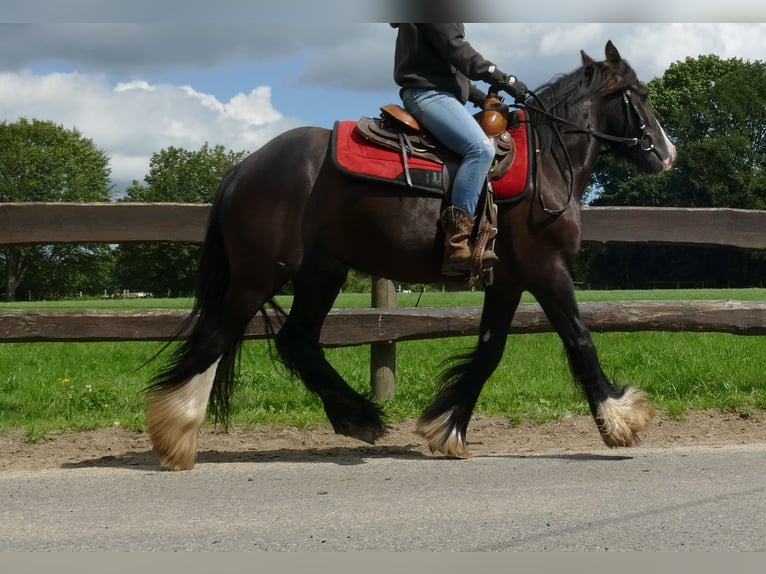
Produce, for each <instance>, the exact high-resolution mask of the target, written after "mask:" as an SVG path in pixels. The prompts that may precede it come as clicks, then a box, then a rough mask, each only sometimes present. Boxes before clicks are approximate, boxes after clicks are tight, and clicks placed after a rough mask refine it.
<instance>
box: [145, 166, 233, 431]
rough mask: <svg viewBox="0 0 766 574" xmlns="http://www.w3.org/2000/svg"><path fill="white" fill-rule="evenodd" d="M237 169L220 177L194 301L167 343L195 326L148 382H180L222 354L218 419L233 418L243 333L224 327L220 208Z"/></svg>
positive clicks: (226, 276) (163, 386)
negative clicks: (235, 334) (231, 333)
mask: <svg viewBox="0 0 766 574" xmlns="http://www.w3.org/2000/svg"><path fill="white" fill-rule="evenodd" d="M237 169H238V166H234V167H232V168H230V169H229V171H227V172H226V173H225V174H224V176H223V177H222V178H221V182H220V184H219V186H218V190H217V192H216V195H215V198H214V199H213V203H212V206H211V208H210V214H209V218H208V222H207V230H206V232H205V240H204V243H203V245H202V249H201V253H200V259H199V268H198V273H197V285H196V291H195V297H194V305H193V307H192V310H191V312H190V313H189V315H188V316H187V317H186V318H185V320H184V322H183V323H182V325H181V326H180V328H179V329H178V331H176V333H175V335H174V337H173V340H172V341H171V342H170V343H168V345H170V344H172V343H173V342H174V341H177V340H178V339H179V338H180V337H181V335H182V334H184V333H185V332H187V331H189V329H190V328H191V332H190V333H189V336H188V338H187V339H186V340H185V341H183V342H182V343H181V344H180V345H179V346H178V347H176V348H175V349H174V350H173V352H172V354H171V357H170V359H169V360H168V362H167V365H166V367H165V368H164V369H163V370H162V371H160V372H159V373H157V374H156V375H155V376H154V378H153V379H152V381H151V383H150V385H149V387H148V388H147V390H148V391H149V393H152V392H157V391H170V390H172V389H174V388H176V387H181V386H183V385H184V384H186V383H187V382H188V381H189V380H190V379H191V378H193V377H195V376H197V375H199V374H200V373H203V372H205V371H206V370H208V369H209V368H210V367H211V365H213V364H214V363H215V362H216V361H218V360H219V358H220V361H219V362H218V368H217V369H216V373H215V379H214V381H213V386H212V390H211V394H210V411H211V413H212V414H213V415H214V417H215V419H216V421H220V422H222V423H223V424H224V425H226V423H227V422H228V418H229V396H230V394H231V391H232V389H233V384H234V364H235V359H236V355H237V352H238V350H239V347H240V345H241V338H242V337H239V338H236V340H234V338H232V337H226V336H225V334H224V331H223V325H222V316H223V313H224V299H225V297H226V292H227V290H228V287H229V281H230V271H229V262H228V259H227V257H226V250H225V247H224V241H223V233H222V231H221V222H220V214H221V198H222V196H223V192H224V191H225V190H226V188H227V186H228V185H229V184H230V183H231V181H232V179H233V178H234V176H235V175H236V172H237ZM242 335H244V333H243V334H242ZM168 345H166V346H165V347H163V348H162V349H161V350H160V352H162V351H163V350H164V349H166V348H167V346H168Z"/></svg>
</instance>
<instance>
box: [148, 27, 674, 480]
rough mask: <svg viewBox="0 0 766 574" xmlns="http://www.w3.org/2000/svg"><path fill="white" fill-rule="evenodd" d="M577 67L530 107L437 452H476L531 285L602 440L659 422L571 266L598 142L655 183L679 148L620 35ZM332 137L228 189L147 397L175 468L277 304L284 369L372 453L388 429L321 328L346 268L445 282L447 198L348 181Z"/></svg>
mask: <svg viewBox="0 0 766 574" xmlns="http://www.w3.org/2000/svg"><path fill="white" fill-rule="evenodd" d="M582 60H583V65H582V66H581V67H580V68H578V69H577V70H575V71H574V72H572V73H570V74H567V75H561V76H557V77H556V78H555V79H554V80H553V81H552V82H551V83H549V84H546V85H544V86H542V87H541V88H539V89H538V90H537V91H536V92H535V98H534V101H529V102H527V105H526V106H525V107H526V112H527V117H528V119H529V121H530V122H531V124H532V126H533V128H534V129H533V131H534V133H535V136H536V147H537V148H538V153H537V155H536V158H537V159H536V166H535V169H536V177H535V180H534V189H532V190H531V191H530V192H528V193H527V194H526V195H525V196H524V197H523V198H522V199H521V200H520V201H517V202H514V203H512V204H507V205H506V204H499V205H498V213H497V229H498V233H497V237H496V243H495V252H496V253H497V255H498V256H499V258H500V263H499V264H498V265H497V266H496V267H495V268H494V270H493V274H494V277H493V281H492V282H491V284H488V285H487V286H486V290H485V298H484V306H483V313H482V317H481V323H480V332H479V337H478V342H477V345H476V348H475V349H474V350H473V351H472V352H471V353H470V354H468V355H466V356H462V357H458V358H456V360H454V361H452V364H451V366H450V367H449V368H448V369H447V370H446V371H445V372H444V373H443V374H442V386H441V389H440V390H439V392H438V394H437V395H436V396H435V398H434V399H433V401H432V402H431V404H430V405H429V406H428V407H427V408H426V410H425V412H424V413H423V415H422V416H421V418H420V420H419V422H418V425H417V431H418V432H419V433H420V435H422V436H423V437H424V438H425V440H426V441H427V442H428V445H429V447H430V449H431V451H432V452H434V453H441V454H444V455H447V456H451V457H466V456H469V452H468V450H467V448H466V431H467V428H468V424H469V421H470V419H471V415H472V412H473V409H474V406H475V404H476V401H477V399H478V397H479V393H480V392H481V390H482V387H483V385H484V383H485V381H486V380H487V379H488V378H489V377H490V375H491V374H492V372H493V371H494V370H495V368H496V367H497V365H498V363H499V362H500V359H501V357H502V355H503V352H504V350H505V344H506V339H507V335H508V330H509V327H510V324H511V319H512V317H513V315H514V312H515V311H516V308H517V306H518V304H519V300H520V298H521V294H522V292H523V291H525V290H526V291H529V292H530V293H531V294H532V295H534V297H535V298H536V299H537V301H538V302H539V303H540V305H541V306H542V308H543V310H544V311H545V313H546V316H547V317H548V319H549V321H550V323H551V325H552V326H553V327H554V328H555V330H556V332H557V333H558V334H559V336H560V338H561V340H562V342H563V344H564V347H565V349H566V353H567V356H568V359H569V364H570V367H571V371H572V375H573V377H574V380H575V381H576V382H577V383H578V384H579V386H580V387H581V389H582V391H583V393H584V395H585V397H586V399H587V401H588V404H589V405H590V410H591V413H592V414H593V417H594V419H595V422H596V425H597V428H598V430H599V432H600V433H601V436H602V438H603V441H604V442H605V443H606V444H607V445H609V446H610V447H614V446H630V445H632V444H633V443H634V441H635V440H636V433H638V432H640V431H642V430H643V429H644V428H645V427H646V426H647V425H648V424H649V423H650V422H651V420H652V418H653V407H652V405H651V403H650V402H649V401H648V400H647V399H646V398H645V397H644V394H643V393H642V392H641V391H640V390H638V389H636V388H633V387H627V388H616V387H615V386H614V385H613V384H612V383H610V381H609V380H608V379H607V377H606V375H605V374H604V372H603V370H602V368H601V366H600V364H599V360H598V356H597V353H596V349H595V347H594V344H593V340H592V338H591V335H590V333H589V331H588V329H587V327H586V326H585V324H584V323H583V321H582V319H581V317H580V314H579V310H578V306H577V302H576V300H575V294H574V289H573V285H572V275H571V269H572V265H573V263H574V261H575V257H576V255H577V252H578V250H579V247H580V237H581V218H580V207H579V201H580V197H581V194H582V191H583V189H584V188H585V186H586V184H587V183H588V182H589V179H590V176H591V173H592V171H593V169H594V166H595V164H596V160H597V157H598V154H599V152H600V150H601V149H602V147H603V146H604V145H606V146H607V147H608V148H609V149H610V150H611V151H612V152H613V153H615V154H617V155H619V156H621V157H623V158H625V159H627V160H629V161H630V162H632V163H633V164H634V165H635V166H636V168H638V169H639V170H641V171H642V172H645V173H657V172H661V171H667V170H669V169H670V168H671V166H672V164H673V160H674V157H675V149H674V146H673V144H672V143H671V142H670V141H669V140H668V138H667V137H666V135H665V133H664V131H663V129H662V127H661V126H660V124H659V123H658V121H657V119H656V118H655V116H654V113H653V112H652V110H651V108H650V106H649V104H648V102H647V97H648V94H647V90H646V88H645V86H643V85H642V84H641V83H640V82H639V80H638V78H637V77H636V74H635V72H634V71H633V69H632V68H631V67H630V65H629V64H628V63H627V62H625V61H624V60H623V59H622V57H621V56H620V54H619V52H618V51H617V49H616V48H615V47H614V45H613V44H612V43H611V41H610V42H608V43H607V45H606V59H605V60H604V61H594V60H593V59H591V58H590V57H588V56H587V55H586V54H585V53H584V52H583V53H582ZM330 141H331V131H330V130H326V129H322V128H316V127H305V128H297V129H294V130H291V131H288V132H285V133H283V134H281V135H279V136H277V137H276V138H274V139H273V140H271V141H270V142H269V143H267V144H266V145H264V146H263V147H262V148H260V149H259V150H257V151H256V152H254V153H252V154H251V155H250V156H248V157H247V158H245V159H244V160H243V161H242V162H241V163H240V164H238V165H237V166H235V167H234V168H233V169H232V170H231V171H230V172H229V173H228V174H227V175H226V176H225V177H224V178H223V180H222V181H221V184H220V187H219V189H218V192H217V195H216V198H215V201H214V202H213V205H212V209H211V212H210V219H209V223H208V228H207V234H206V237H205V241H204V244H203V247H202V255H201V263H200V269H199V287H198V291H197V295H196V300H195V305H194V308H193V310H192V312H191V314H190V316H189V319H188V323H187V324H188V325H193V327H192V328H191V330H190V332H189V336H188V338H187V339H186V340H185V341H184V342H183V343H181V344H180V345H179V346H178V347H177V348H176V349H175V351H174V354H173V356H172V358H171V360H170V362H169V364H168V366H167V367H166V368H165V369H164V370H163V371H162V372H161V373H159V374H158V375H157V377H156V378H155V379H154V381H153V383H152V385H151V386H150V388H149V390H148V392H147V429H148V432H149V434H150V436H151V440H152V443H153V449H154V452H155V453H156V455H157V456H158V457H159V458H160V460H161V461H162V463H163V464H164V465H165V466H167V467H168V468H171V469H175V470H179V469H190V468H192V467H193V466H194V463H195V460H196V455H197V440H198V439H197V437H198V432H199V428H200V426H201V424H202V422H203V420H204V416H205V413H206V410H207V407H208V401H210V409H211V412H212V413H213V414H214V415H215V417H216V419H217V420H219V421H222V422H226V420H227V417H228V414H229V399H230V396H231V392H232V387H233V383H234V374H235V373H234V369H235V359H236V356H237V353H238V351H239V349H240V346H241V344H242V340H243V337H244V333H245V329H246V326H247V325H248V323H249V322H250V320H251V319H252V318H253V317H254V316H255V314H256V313H257V312H259V311H263V310H264V307H265V306H266V305H269V306H271V307H272V308H274V309H276V310H277V311H279V312H280V313H281V317H282V318H283V324H282V325H281V328H280V329H279V332H278V334H277V335H276V336H275V346H276V349H277V351H278V353H279V356H280V358H281V360H282V361H283V362H284V364H285V365H286V366H287V367H288V368H289V369H290V370H291V372H293V373H294V374H296V375H297V376H299V377H300V378H301V379H302V381H303V382H304V384H305V385H306V387H307V388H308V389H309V390H310V391H312V392H313V393H315V394H316V395H317V396H318V397H319V398H320V399H321V401H322V403H323V406H324V409H325V412H326V414H327V417H328V419H329V420H330V422H331V423H332V426H333V428H334V430H335V432H337V433H339V434H345V435H348V436H351V437H355V438H357V439H360V440H363V441H366V442H369V443H373V442H374V441H375V440H376V439H378V438H379V437H381V436H382V435H383V434H384V433H385V432H386V424H385V423H384V421H383V417H382V410H381V408H380V406H379V405H377V404H376V403H374V402H373V401H371V400H369V399H368V398H365V397H363V396H361V395H360V394H359V393H357V392H356V391H355V390H353V389H352V388H351V387H350V386H348V384H347V383H346V382H345V381H344V380H343V378H342V377H341V376H340V375H339V374H338V373H337V372H336V371H335V369H333V367H332V366H331V365H330V364H329V363H328V362H327V361H326V360H325V358H324V354H323V352H322V349H321V347H320V344H319V337H320V329H321V327H322V323H323V321H324V319H325V317H326V316H327V314H328V312H329V311H330V309H331V307H332V305H333V302H334V301H335V298H336V296H337V294H338V292H339V291H340V288H341V286H342V285H343V283H344V282H345V280H346V276H347V272H348V269H349V268H353V269H357V270H359V271H361V272H365V273H369V274H372V275H376V276H380V277H388V278H391V279H394V280H399V281H403V282H410V283H433V282H441V281H443V280H444V278H443V277H442V276H441V275H440V265H441V260H442V249H443V235H442V232H441V231H440V230H439V227H438V225H437V222H438V219H439V213H440V212H441V210H442V209H443V207H444V205H443V198H437V197H433V196H428V195H427V194H418V193H413V192H412V191H409V190H403V188H402V187H400V186H396V185H393V184H386V183H376V182H367V181H363V180H361V179H358V178H354V177H350V176H349V175H347V174H345V173H342V172H341V171H340V170H339V169H338V168H337V166H336V165H335V164H334V163H333V161H332V160H331V157H330V155H331V154H330V149H329V146H330ZM288 281H292V284H293V288H294V300H293V304H292V306H291V308H290V309H289V313H288V314H286V318H285V313H284V312H283V311H282V310H281V309H279V307H278V305H276V303H275V302H274V301H273V297H274V295H275V294H276V293H277V291H278V290H279V289H280V287H281V286H282V285H284V284H285V283H286V282H288ZM269 315H271V314H269ZM278 316H280V315H278Z"/></svg>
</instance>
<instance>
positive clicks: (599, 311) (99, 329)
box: [0, 203, 766, 398]
mask: <svg viewBox="0 0 766 574" xmlns="http://www.w3.org/2000/svg"><path fill="white" fill-rule="evenodd" d="M208 211H209V205H207V204H175V203H5V204H0V246H1V245H30V244H51V243H130V242H154V241H173V242H190V243H200V242H201V241H202V240H203V238H204V229H205V222H206V220H207V216H208ZM583 241H584V242H597V243H644V244H680V245H700V246H730V247H739V248H743V249H759V250H766V211H750V210H739V209H685V208H646V207H619V208H616V207H584V208H583ZM372 303H373V305H374V307H373V308H368V309H334V310H332V311H331V313H330V315H329V316H328V318H327V321H326V323H325V325H324V327H323V329H322V337H321V340H322V344H323V345H325V346H347V345H361V344H371V345H372V357H371V381H372V385H373V390H374V393H375V395H376V396H378V397H380V398H385V397H386V396H391V394H393V377H394V374H393V372H394V369H395V347H394V345H395V343H396V342H398V341H406V340H412V339H423V338H439V337H455V336H464V335H475V334H477V333H478V328H479V317H480V313H481V308H480V307H459V308H435V307H431V308H428V307H425V308H403V309H397V308H395V294H394V293H393V288H392V285H391V283H390V282H388V281H385V280H381V281H376V282H375V285H374V289H373V296H372ZM580 307H581V311H582V314H583V318H584V320H585V322H586V324H587V325H588V327H589V329H591V330H592V331H594V332H605V331H711V332H726V333H735V334H740V335H764V334H766V303H760V302H733V301H676V302H646V301H636V302H611V303H583V304H581V306H580ZM185 315H186V312H185V311H170V310H168V311H159V310H151V311H63V310H62V311H30V310H23V311H18V310H5V311H0V342H3V341H6V342H10V341H17V342H19V341H135V340H167V339H169V338H170V337H171V336H172V335H173V333H174V332H175V331H176V329H177V328H178V326H179V325H180V323H181V320H182V319H183V318H184V316H185ZM549 330H550V326H549V324H548V321H547V319H546V318H545V316H544V315H543V313H542V311H541V309H540V308H539V306H538V305H536V304H522V305H521V306H520V308H519V310H518V312H517V313H516V315H515V317H514V321H513V324H512V332H514V333H530V332H544V331H549ZM264 336H265V329H264V325H263V319H262V317H260V316H258V317H256V319H255V320H254V321H253V322H252V323H251V325H250V327H249V329H248V331H247V337H248V338H259V337H264Z"/></svg>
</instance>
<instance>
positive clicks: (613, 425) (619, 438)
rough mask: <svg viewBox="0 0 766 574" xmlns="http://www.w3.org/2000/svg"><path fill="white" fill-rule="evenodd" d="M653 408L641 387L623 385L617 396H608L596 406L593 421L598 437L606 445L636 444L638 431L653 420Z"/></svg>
mask: <svg viewBox="0 0 766 574" xmlns="http://www.w3.org/2000/svg"><path fill="white" fill-rule="evenodd" d="M654 412H655V411H654V406H653V405H652V403H651V402H649V400H648V399H647V398H646V395H645V394H644V393H643V391H641V390H639V389H637V388H635V387H627V388H626V389H625V390H624V392H623V394H622V396H621V397H618V398H613V397H610V398H608V399H607V400H605V401H604V402H602V403H601V405H600V406H599V408H598V415H597V416H596V425H597V426H598V430H599V432H600V433H601V439H602V440H603V441H604V444H605V445H606V446H608V447H610V448H615V447H628V446H634V445H636V444H638V443H639V442H640V438H639V436H638V433H640V432H642V431H643V430H645V429H646V428H647V427H648V426H649V424H650V423H651V422H652V420H654Z"/></svg>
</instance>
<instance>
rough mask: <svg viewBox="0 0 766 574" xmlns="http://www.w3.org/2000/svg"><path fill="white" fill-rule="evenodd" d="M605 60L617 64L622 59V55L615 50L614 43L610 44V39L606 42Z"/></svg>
mask: <svg viewBox="0 0 766 574" xmlns="http://www.w3.org/2000/svg"><path fill="white" fill-rule="evenodd" d="M606 61H607V62H610V63H612V64H617V63H619V62H621V61H622V56H620V53H619V52H618V51H617V48H616V47H615V45H614V44H612V41H611V40H609V41H608V42H607V43H606Z"/></svg>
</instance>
